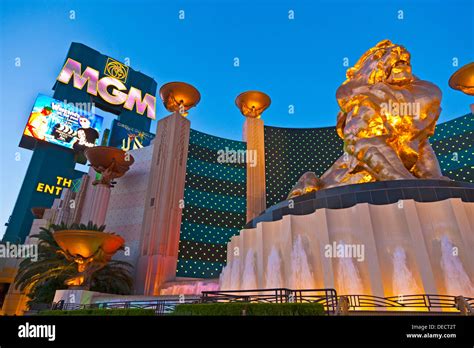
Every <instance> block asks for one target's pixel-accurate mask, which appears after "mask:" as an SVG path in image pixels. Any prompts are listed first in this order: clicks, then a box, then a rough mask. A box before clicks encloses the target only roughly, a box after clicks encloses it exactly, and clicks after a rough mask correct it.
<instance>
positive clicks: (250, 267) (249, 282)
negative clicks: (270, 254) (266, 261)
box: [242, 248, 258, 290]
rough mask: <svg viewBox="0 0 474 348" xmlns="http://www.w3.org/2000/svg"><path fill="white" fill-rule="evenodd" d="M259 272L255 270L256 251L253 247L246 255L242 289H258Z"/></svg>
mask: <svg viewBox="0 0 474 348" xmlns="http://www.w3.org/2000/svg"><path fill="white" fill-rule="evenodd" d="M257 288H258V287H257V274H256V272H255V252H254V251H253V249H252V248H250V249H249V250H248V251H247V256H246V257H245V265H244V273H243V276H242V289H243V290H251V289H257Z"/></svg>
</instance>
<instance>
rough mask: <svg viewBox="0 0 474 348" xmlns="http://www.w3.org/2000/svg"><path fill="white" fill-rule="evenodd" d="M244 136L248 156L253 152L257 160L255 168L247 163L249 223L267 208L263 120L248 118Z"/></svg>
mask: <svg viewBox="0 0 474 348" xmlns="http://www.w3.org/2000/svg"><path fill="white" fill-rule="evenodd" d="M243 135H244V141H246V142H247V156H249V154H250V153H251V152H252V153H253V154H254V156H255V159H256V160H255V163H254V164H255V166H254V167H252V166H251V163H247V221H250V220H252V219H253V218H255V217H257V216H259V215H260V213H261V212H262V211H264V210H265V208H266V190H265V143H264V131H263V120H262V119H260V118H250V117H246V118H245V123H244V129H243Z"/></svg>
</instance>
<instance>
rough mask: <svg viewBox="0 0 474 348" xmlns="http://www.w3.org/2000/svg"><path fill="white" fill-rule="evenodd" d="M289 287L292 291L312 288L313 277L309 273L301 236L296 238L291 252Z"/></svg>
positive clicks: (311, 273) (309, 269)
mask: <svg viewBox="0 0 474 348" xmlns="http://www.w3.org/2000/svg"><path fill="white" fill-rule="evenodd" d="M290 287H291V288H292V289H313V288H314V276H313V272H311V268H310V265H309V262H308V256H307V255H306V251H305V248H304V245H303V239H302V238H301V235H298V236H297V237H296V240H295V241H294V243H293V249H292V251H291V276H290Z"/></svg>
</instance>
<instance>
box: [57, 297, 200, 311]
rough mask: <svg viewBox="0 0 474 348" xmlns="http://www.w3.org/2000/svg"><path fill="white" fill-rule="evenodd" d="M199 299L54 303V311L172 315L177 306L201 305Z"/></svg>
mask: <svg viewBox="0 0 474 348" xmlns="http://www.w3.org/2000/svg"><path fill="white" fill-rule="evenodd" d="M199 302H200V300H199V298H196V297H193V296H189V297H188V298H186V297H183V298H180V299H169V300H147V301H112V302H98V303H90V304H77V303H64V302H61V301H59V302H57V303H53V305H52V307H51V309H52V310H64V311H66V310H78V309H153V310H154V311H155V314H156V315H165V314H168V313H172V312H173V311H174V310H175V308H176V306H177V305H179V304H186V303H199Z"/></svg>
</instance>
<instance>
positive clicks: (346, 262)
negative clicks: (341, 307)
mask: <svg viewBox="0 0 474 348" xmlns="http://www.w3.org/2000/svg"><path fill="white" fill-rule="evenodd" d="M339 245H342V246H343V248H345V243H344V242H343V241H339ZM337 281H338V284H339V286H338V287H337V289H338V293H340V294H350V295H356V294H364V287H363V286H362V280H361V278H360V275H359V270H358V269H357V266H356V265H355V263H354V259H353V258H352V257H341V258H340V259H339V261H338V267H337Z"/></svg>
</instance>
